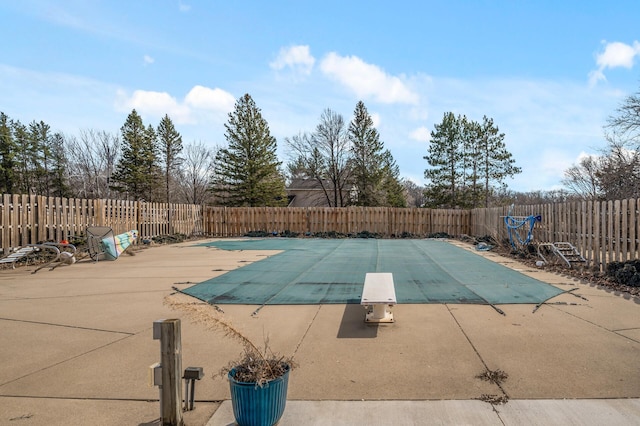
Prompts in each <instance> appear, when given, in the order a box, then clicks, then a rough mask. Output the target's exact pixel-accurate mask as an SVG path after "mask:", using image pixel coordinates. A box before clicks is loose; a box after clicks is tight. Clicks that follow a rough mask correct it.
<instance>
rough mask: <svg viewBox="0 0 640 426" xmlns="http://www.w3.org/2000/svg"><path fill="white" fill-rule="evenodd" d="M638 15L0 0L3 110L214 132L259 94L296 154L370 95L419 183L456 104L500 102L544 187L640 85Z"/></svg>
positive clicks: (72, 126)
mask: <svg viewBox="0 0 640 426" xmlns="http://www.w3.org/2000/svg"><path fill="white" fill-rule="evenodd" d="M639 17H640V2H638V1H637V0H628V1H627V0H617V1H612V2H604V1H595V0H593V1H592V0H582V1H573V0H563V1H557V0H554V1H546V0H538V1H533V0H532V1H517V0H512V1H497V0H496V1H488V0H486V1H455V0H452V1H404V0H396V1H394V2H388V1H376V0H369V1H366V2H365V1H357V0H355V1H351V2H344V1H334V0H325V1H322V2H320V1H316V2H305V1H280V0H270V1H258V0H256V1H243V0H240V1H217V0H211V1H206V0H198V1H196V0H180V1H175V0H139V1H135V0H131V1H123V0H103V1H101V0H57V1H54V0H51V1H45V0H21V1H13V0H0V18H1V21H2V25H0V37H1V38H2V40H3V41H4V43H3V50H2V54H1V55H0V111H2V112H4V113H5V114H7V115H8V116H9V117H10V118H12V119H16V120H20V121H22V122H23V123H24V124H28V123H29V122H31V121H33V120H36V121H40V120H43V121H44V122H46V123H47V124H49V125H50V126H51V127H52V129H53V130H54V131H60V132H63V133H65V134H68V135H78V134H79V132H80V130H88V129H93V130H105V131H108V132H112V133H114V134H119V131H120V127H121V126H122V125H123V124H124V122H125V120H126V117H127V115H128V114H129V113H130V112H131V110H132V109H133V108H135V109H136V110H137V111H138V112H139V113H140V114H141V116H142V118H143V120H144V122H145V124H147V125H148V124H152V125H154V126H157V124H158V123H159V121H160V119H161V118H162V116H164V115H165V114H168V115H169V116H170V117H171V119H172V120H173V122H174V124H175V125H176V128H177V130H178V131H179V132H180V133H181V134H182V137H183V142H184V143H193V142H202V143H204V144H206V145H210V146H214V145H223V144H224V143H225V140H224V123H225V122H226V120H227V114H228V113H229V112H230V111H232V110H233V105H234V102H235V99H237V98H238V97H240V96H242V95H243V94H245V93H249V94H250V95H251V96H252V97H253V99H254V101H255V102H256V104H257V106H258V107H259V108H260V109H261V110H262V114H263V116H264V117H265V119H266V120H267V121H268V122H269V126H270V129H271V133H272V134H273V135H274V136H275V137H276V139H277V140H278V151H279V154H280V157H281V159H282V160H283V161H286V147H285V145H284V139H285V138H286V137H291V136H294V135H296V134H298V133H299V132H312V131H313V130H314V128H315V126H316V125H317V124H318V122H319V119H320V115H321V114H322V111H323V110H324V109H326V108H330V109H332V110H333V111H335V112H338V113H340V114H342V115H343V117H344V118H345V120H346V121H350V120H351V119H352V117H353V111H354V108H355V105H356V103H357V102H358V101H359V100H362V101H363V102H364V103H365V105H366V107H367V109H368V111H369V113H370V114H371V115H372V116H373V117H374V122H375V124H376V127H377V128H378V130H379V132H380V135H381V139H382V140H383V142H384V143H385V146H386V148H388V149H389V150H390V151H391V153H392V154H393V156H394V158H395V159H396V161H397V162H398V165H399V166H400V170H401V174H402V176H403V177H406V178H410V179H412V180H414V181H415V182H416V183H419V184H422V183H424V179H423V174H424V170H425V168H427V162H426V161H425V160H424V159H423V156H424V155H425V154H426V152H427V147H428V139H429V132H430V131H431V130H433V128H434V124H437V123H440V122H441V121H442V117H443V115H444V113H445V112H448V111H452V112H454V113H455V114H464V115H466V116H467V117H468V118H470V119H473V120H476V121H481V120H482V117H483V115H486V116H488V117H490V118H493V120H494V123H495V124H496V125H497V126H498V127H499V129H500V131H501V132H504V133H505V135H506V136H505V143H506V145H507V149H508V150H509V151H510V152H511V153H512V154H513V156H514V158H515V160H516V164H517V165H518V166H520V167H521V168H522V170H523V172H522V174H520V175H518V176H516V177H515V178H514V179H508V180H507V184H508V185H509V187H510V188H511V189H514V190H517V191H532V190H548V189H554V188H559V187H560V186H561V185H560V180H561V179H562V174H563V171H564V170H565V169H566V168H568V167H569V166H571V165H572V164H574V163H575V162H577V161H578V159H579V158H580V156H582V155H585V154H590V153H595V152H598V150H599V149H601V148H603V147H604V146H605V145H606V142H605V139H604V136H603V130H602V126H603V125H604V124H605V122H606V118H607V117H608V116H609V115H611V114H613V113H614V112H615V109H616V108H617V107H618V106H619V105H620V103H621V102H622V101H623V100H624V98H625V97H626V96H628V95H630V94H632V93H635V92H638V91H639V90H640V41H639V40H640V25H638V18H639Z"/></svg>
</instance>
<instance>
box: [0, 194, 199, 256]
mask: <svg viewBox="0 0 640 426" xmlns="http://www.w3.org/2000/svg"><path fill="white" fill-rule="evenodd" d="M87 226H109V227H111V228H113V231H114V232H115V233H116V234H120V233H122V232H126V231H129V230H132V229H136V230H138V232H139V235H140V237H141V238H151V237H154V236H156V235H163V234H185V235H189V236H190V235H194V234H198V235H199V234H202V233H203V228H202V206H198V205H190V204H167V203H145V202H140V201H123V200H86V199H77V198H60V197H45V196H39V195H16V194H5V195H3V196H2V199H1V205H0V246H1V247H2V251H3V253H7V251H8V250H10V249H12V248H15V247H20V246H22V245H25V244H33V243H36V242H40V241H61V240H63V239H68V238H69V236H72V235H75V236H80V235H84V233H85V230H86V228H87Z"/></svg>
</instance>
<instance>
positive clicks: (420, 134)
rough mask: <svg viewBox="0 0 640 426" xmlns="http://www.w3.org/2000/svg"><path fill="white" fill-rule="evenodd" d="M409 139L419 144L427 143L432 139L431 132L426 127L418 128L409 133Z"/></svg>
mask: <svg viewBox="0 0 640 426" xmlns="http://www.w3.org/2000/svg"><path fill="white" fill-rule="evenodd" d="M409 138H411V139H413V140H415V141H418V142H427V141H428V140H429V139H430V138H431V132H430V131H429V129H427V128H426V127H424V126H422V127H418V128H417V129H415V130H413V131H412V132H411V133H409Z"/></svg>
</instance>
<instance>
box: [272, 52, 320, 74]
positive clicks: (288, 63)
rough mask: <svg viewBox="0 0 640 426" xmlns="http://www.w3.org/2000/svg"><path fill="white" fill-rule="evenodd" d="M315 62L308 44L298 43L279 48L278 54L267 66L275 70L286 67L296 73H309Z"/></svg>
mask: <svg viewBox="0 0 640 426" xmlns="http://www.w3.org/2000/svg"><path fill="white" fill-rule="evenodd" d="M315 62H316V58H314V57H313V56H312V55H311V53H310V52H309V46H306V45H298V46H290V47H286V48H285V47H283V48H281V49H280V52H279V53H278V56H277V57H276V59H275V60H274V61H273V62H271V63H270V64H269V66H270V67H271V69H274V70H276V71H281V70H284V69H286V68H288V69H290V70H291V71H293V72H294V73H295V74H297V75H309V74H311V71H312V70H313V65H314V64H315Z"/></svg>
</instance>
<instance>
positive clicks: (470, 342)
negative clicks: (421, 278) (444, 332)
mask: <svg viewBox="0 0 640 426" xmlns="http://www.w3.org/2000/svg"><path fill="white" fill-rule="evenodd" d="M445 306H446V307H447V311H449V314H450V315H451V318H453V320H454V321H455V323H456V325H457V326H458V328H459V329H460V332H461V333H462V335H463V336H464V338H465V339H466V340H467V342H469V345H470V346H471V349H473V351H474V352H475V353H476V356H477V357H478V359H479V360H480V362H481V363H482V365H483V366H484V369H485V373H486V374H487V375H489V376H491V375H492V374H494V373H495V372H494V371H491V370H490V369H489V366H488V365H487V363H486V362H485V360H484V358H482V355H481V354H480V351H478V348H476V346H475V345H474V344H473V342H472V341H471V338H470V337H469V335H468V334H467V333H466V332H465V331H464V328H462V324H460V322H459V321H458V319H457V318H456V316H455V315H454V314H453V312H452V311H451V309H450V308H449V305H448V304H445ZM497 371H499V370H497ZM491 383H493V384H494V385H496V386H497V387H498V389H500V392H502V395H503V397H504V398H502V400H504V402H506V401H508V400H509V395H508V394H507V392H506V391H505V390H504V388H503V387H502V383H501V381H500V380H491ZM483 396H484V397H490V396H491V395H483ZM498 398H500V397H498ZM480 399H482V397H481V398H480ZM485 399H486V398H485ZM491 405H492V406H493V411H494V412H495V413H496V414H497V415H498V418H500V413H499V412H498V410H497V409H496V407H495V404H493V403H491ZM500 421H501V422H502V424H504V421H503V420H502V418H500Z"/></svg>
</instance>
